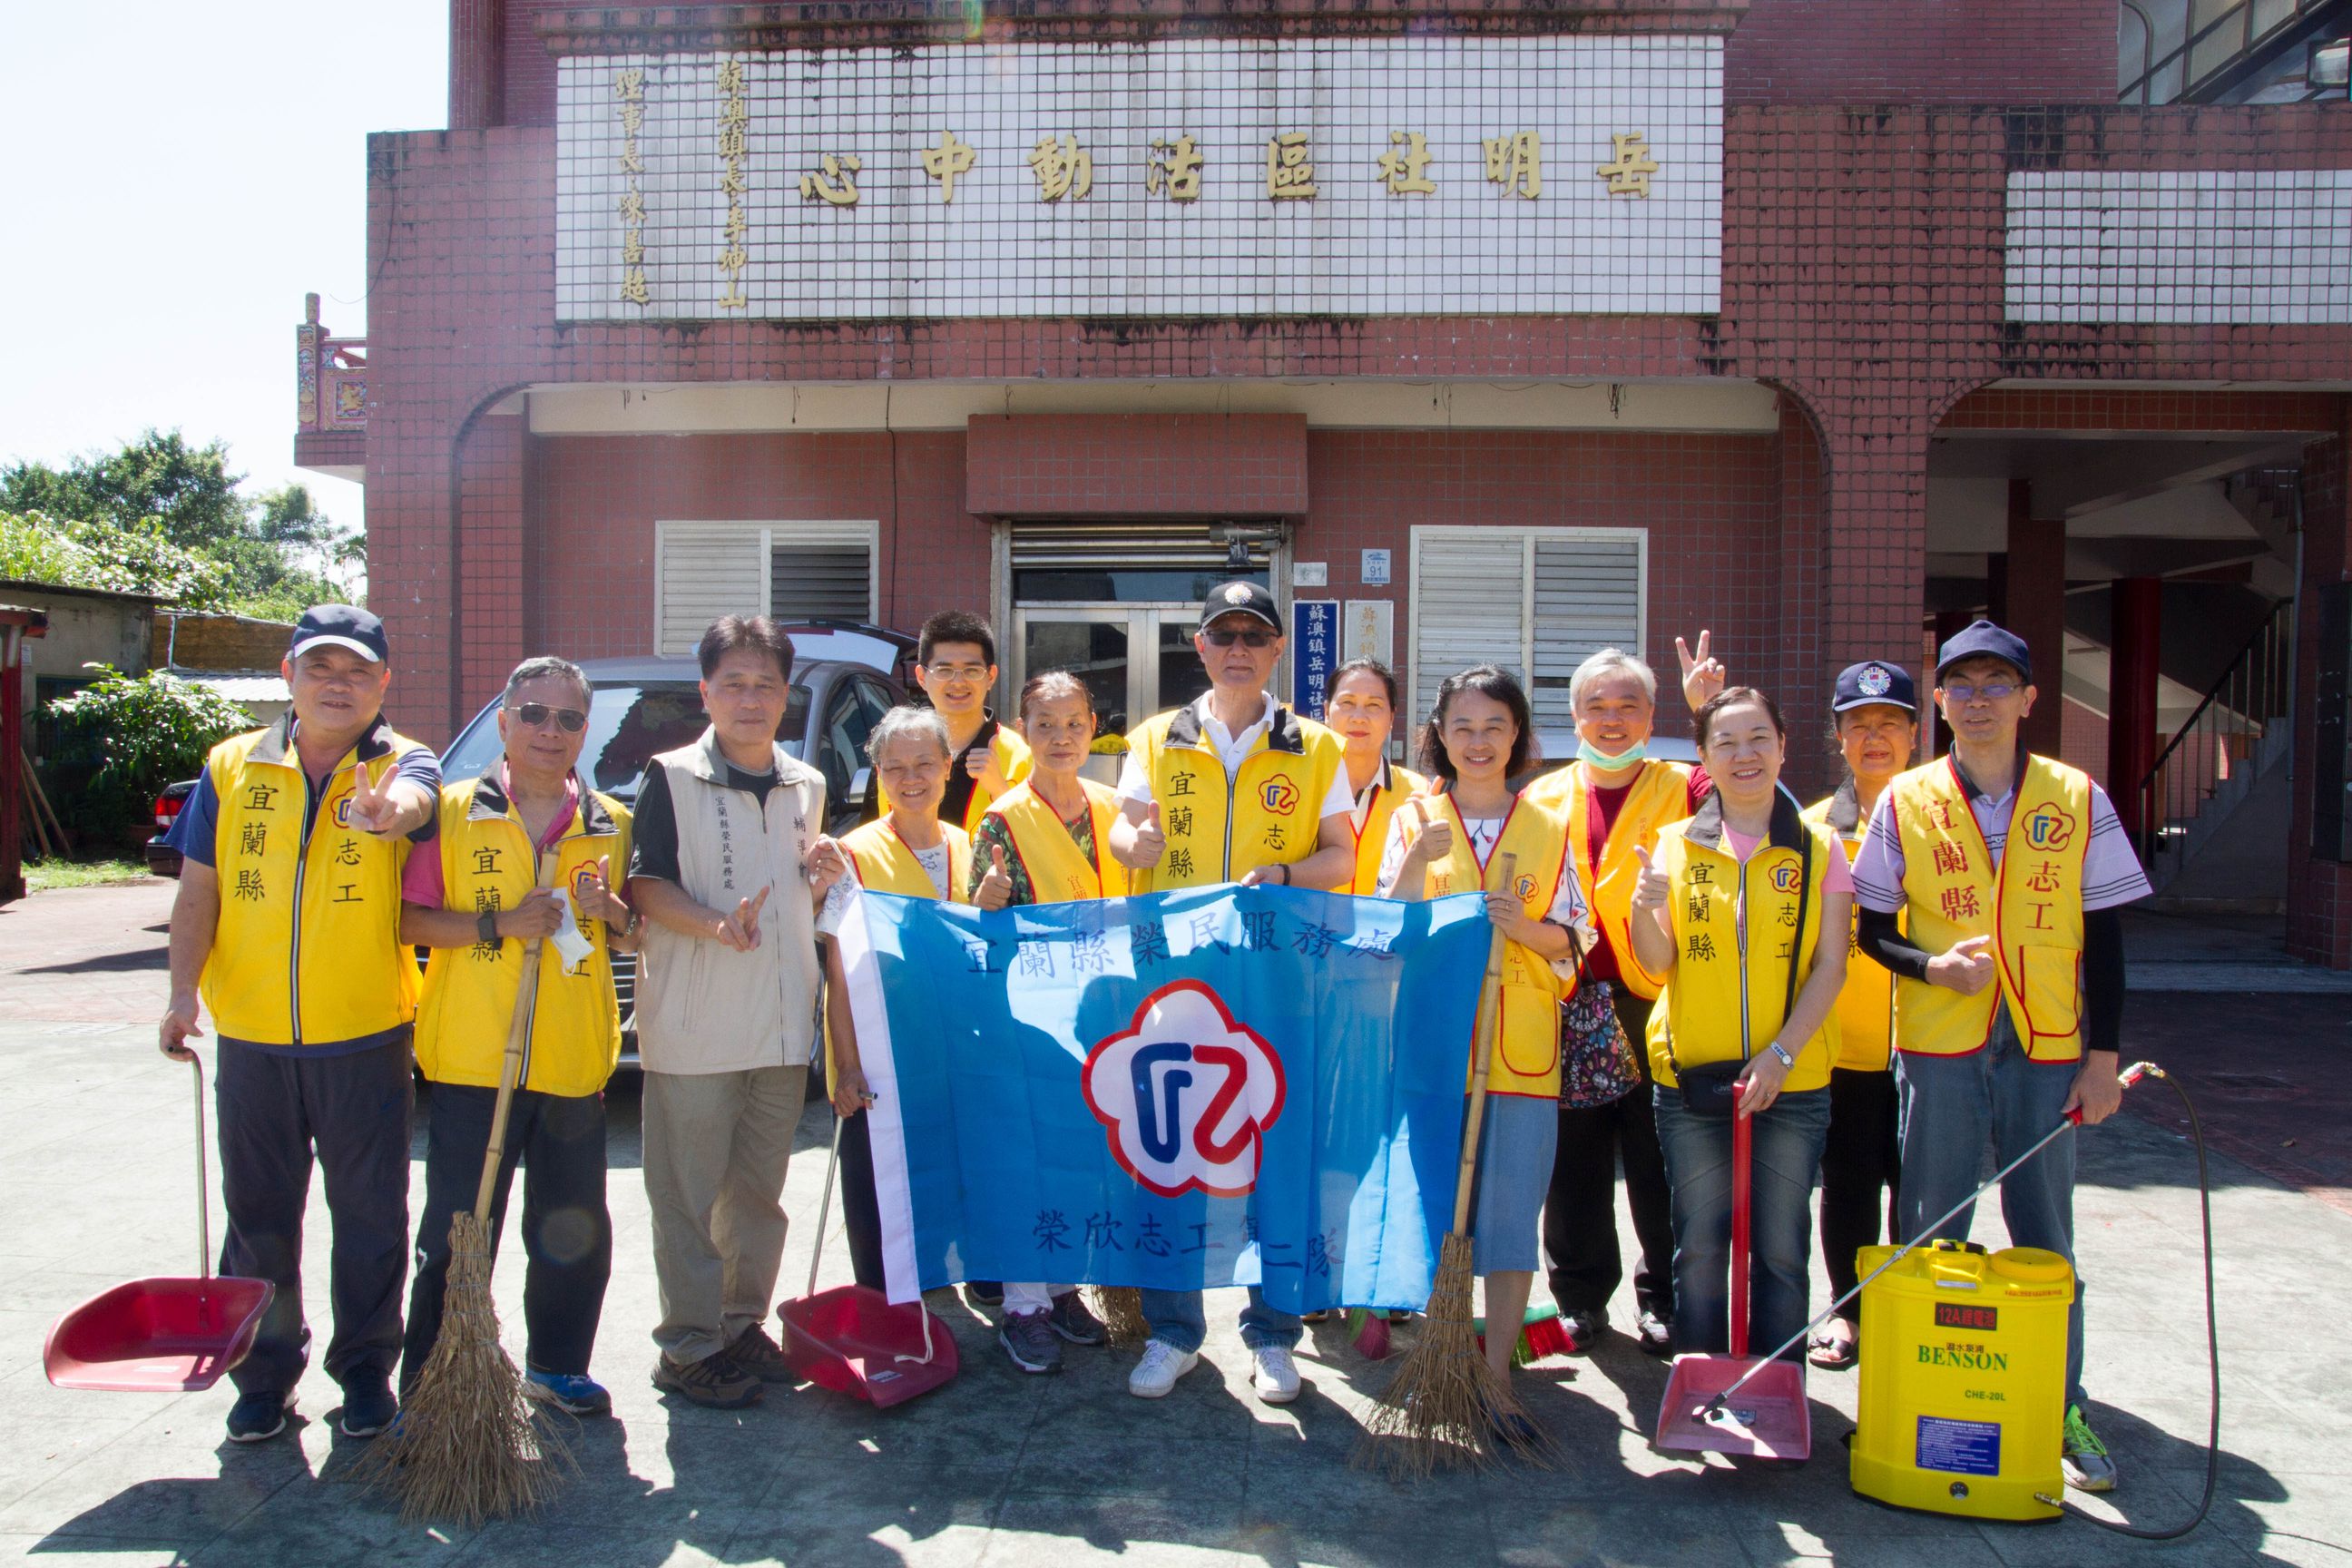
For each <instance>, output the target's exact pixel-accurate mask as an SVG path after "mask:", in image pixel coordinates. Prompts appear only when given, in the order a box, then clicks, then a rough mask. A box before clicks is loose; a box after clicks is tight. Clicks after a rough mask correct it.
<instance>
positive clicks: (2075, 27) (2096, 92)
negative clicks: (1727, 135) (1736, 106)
mask: <svg viewBox="0 0 2352 1568" xmlns="http://www.w3.org/2000/svg"><path fill="white" fill-rule="evenodd" d="M1723 72H1724V101H1725V102H1727V103H1906V104H1909V103H1964V104H1979V103H1988V104H2005V103H2099V102H2112V101H2113V100H2114V99H2115V96H2116V5H2115V3H2114V0H1755V4H1754V5H1750V6H1749V7H1748V16H1747V17H1746V18H1745V19H1744V20H1742V21H1741V22H1740V24H1739V26H1738V29H1737V30H1736V31H1735V32H1733V34H1732V35H1731V37H1730V40H1729V41H1728V42H1727V44H1726V45H1725V46H1724V60H1723Z"/></svg>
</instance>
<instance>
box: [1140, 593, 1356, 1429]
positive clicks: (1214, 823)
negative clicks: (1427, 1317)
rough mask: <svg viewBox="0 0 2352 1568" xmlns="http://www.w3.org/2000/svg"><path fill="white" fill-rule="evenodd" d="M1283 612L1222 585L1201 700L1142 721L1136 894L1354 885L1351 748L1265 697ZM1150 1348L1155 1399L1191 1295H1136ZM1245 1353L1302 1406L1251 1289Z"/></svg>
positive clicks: (1174, 1374)
mask: <svg viewBox="0 0 2352 1568" xmlns="http://www.w3.org/2000/svg"><path fill="white" fill-rule="evenodd" d="M1282 640H1283V639H1282V611H1281V609H1280V608H1279V607H1278V606H1277V605H1276V604H1275V602H1274V595H1271V594H1269V593H1267V592H1266V591H1265V589H1264V588H1262V587H1260V586H1259V585H1258V584H1255V583H1223V584H1218V585H1217V586H1216V587H1215V588H1213V589H1211V590H1210V591H1209V596H1208V597H1207V598H1206V599H1204V600H1203V601H1202V604H1201V626H1200V630H1198V631H1197V632H1195V633H1193V634H1192V647H1193V651H1195V652H1196V653H1198V654H1199V655H1200V656H1201V664H1202V668H1204V669H1206V670H1207V671H1208V675H1209V682H1210V685H1209V689H1208V691H1207V692H1206V693H1205V694H1204V695H1202V698H1201V699H1200V700H1198V701H1196V702H1194V703H1192V704H1191V705H1190V706H1188V707H1183V708H1179V709H1176V710H1172V711H1171V712H1167V713H1162V714H1160V715H1158V716H1157V717H1155V718H1151V719H1147V720H1145V721H1143V723H1142V724H1140V725H1139V726H1138V727H1137V728H1136V730H1135V731H1134V732H1133V733H1131V734H1129V736H1128V738H1127V742H1128V752H1127V763H1126V766H1125V767H1124V768H1123V769H1122V770H1121V772H1120V773H1119V782H1118V796H1119V805H1120V815H1119V816H1118V819H1117V820H1116V821H1114V822H1113V823H1112V824H1111V826H1110V852H1111V854H1112V856H1113V857H1114V858H1116V859H1118V862H1119V864H1121V865H1123V866H1125V867H1127V868H1129V870H1130V871H1132V872H1133V873H1134V876H1133V879H1132V886H1133V888H1134V890H1135V891H1137V892H1139V893H1150V892H1166V891H1168V890H1169V889H1173V888H1203V887H1213V886H1214V885H1216V884H1217V883H1219V882H1241V883H1244V884H1245V885H1255V884H1257V883H1261V882H1276V883H1281V884H1283V885H1285V886H1289V885H1293V884H1295V885H1297V886H1298V887H1302V888H1325V889H1335V888H1344V887H1346V886H1348V884H1349V881H1350V880H1351V879H1353V878H1354V876H1355V874H1356V836H1355V831H1354V828H1353V823H1354V818H1355V809H1356V802H1355V797H1354V795H1352V794H1350V793H1349V787H1348V765H1347V764H1348V755H1347V748H1346V747H1345V746H1344V745H1342V744H1341V742H1340V740H1339V736H1337V735H1335V734H1333V733H1332V732H1331V731H1328V730H1327V729H1325V728H1324V727H1323V726H1322V725H1320V724H1318V723H1317V722H1315V721H1313V720H1312V719H1307V718H1302V717H1301V716H1299V715H1298V714H1297V713H1294V712H1292V711H1291V710H1289V709H1287V708H1286V707H1284V706H1283V705H1282V704H1281V703H1279V702H1276V700H1274V697H1273V694H1272V693H1270V692H1268V691H1267V690H1266V689H1265V683H1266V679H1267V678H1268V677H1270V676H1271V675H1273V673H1274V668H1275V666H1276V664H1278V663H1279V662H1281V659H1282ZM1143 1315H1144V1316H1145V1317H1146V1318H1148V1319H1150V1321H1151V1340H1150V1343H1148V1344H1146V1345H1145V1346H1144V1347H1143V1360H1142V1361H1141V1362H1140V1363H1138V1364H1137V1366H1136V1369H1135V1371H1134V1373H1132V1374H1131V1375H1130V1376H1129V1378H1128V1384H1127V1387H1128V1392H1129V1393H1130V1394H1135V1395H1137V1396H1138V1397H1139V1398H1144V1399H1158V1398H1160V1397H1161V1396H1163V1395H1165V1394H1167V1393H1168V1392H1169V1390H1170V1389H1171V1388H1173V1387H1174V1386H1175V1385H1176V1380H1177V1379H1178V1378H1180V1377H1181V1376H1183V1375H1184V1374H1185V1373H1188V1372H1190V1371H1192V1367H1193V1366H1194V1364H1195V1363H1198V1362H1199V1360H1200V1359H1201V1358H1200V1351H1201V1342H1202V1338H1203V1337H1204V1335H1205V1333H1206V1331H1207V1330H1206V1324H1207V1320H1206V1318H1205V1317H1204V1315H1203V1313H1202V1305H1201V1293H1200V1292H1199V1291H1197V1290H1146V1291H1145V1292H1144V1293H1143ZM1241 1329H1242V1342H1243V1343H1244V1344H1246V1345H1247V1346H1248V1347H1249V1349H1250V1354H1251V1357H1252V1360H1253V1361H1254V1363H1255V1366H1254V1369H1253V1373H1252V1377H1251V1382H1252V1384H1253V1385H1254V1386H1255V1388H1256V1390H1257V1396H1258V1397H1259V1398H1260V1399H1261V1400H1264V1401H1265V1403H1267V1404H1269V1405H1286V1404H1288V1403H1289V1402H1290V1401H1291V1400H1294V1399H1296V1398H1297V1397H1298V1369H1297V1365H1296V1364H1295V1363H1293V1362H1292V1360H1291V1357H1290V1352H1291V1347H1293V1346H1294V1345H1296V1344H1297V1343H1298V1340H1299V1336H1300V1334H1301V1333H1302V1332H1303V1330H1302V1328H1301V1327H1300V1324H1299V1320H1298V1319H1297V1317H1296V1316H1294V1315H1293V1314H1291V1313H1288V1312H1285V1311H1282V1310H1279V1309H1277V1308H1274V1307H1269V1306H1267V1305H1266V1304H1265V1300H1264V1299H1263V1298H1262V1297H1261V1296H1260V1295H1259V1293H1258V1289H1257V1287H1256V1286H1255V1285H1253V1286H1251V1287H1250V1292H1249V1308H1248V1310H1246V1311H1244V1313H1243V1314H1242V1322H1241Z"/></svg>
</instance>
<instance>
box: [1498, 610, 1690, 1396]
mask: <svg viewBox="0 0 2352 1568" xmlns="http://www.w3.org/2000/svg"><path fill="white" fill-rule="evenodd" d="M1708 640H1709V639H1708V637H1707V635H1706V633H1704V632H1702V633H1700V634H1699V647H1698V652H1697V654H1696V655H1695V656H1693V655H1685V658H1684V666H1685V668H1684V685H1683V700H1685V702H1687V703H1689V704H1690V705H1691V707H1692V709H1693V710H1694V711H1696V709H1697V707H1698V704H1699V703H1700V702H1702V701H1704V700H1706V694H1707V693H1708V692H1709V691H1710V690H1711V689H1714V688H1717V687H1720V686H1721V684H1722V671H1721V666H1720V665H1718V664H1717V663H1716V661H1715V660H1714V659H1713V658H1710V657H1709V656H1708V653H1707V647H1708ZM1675 646H1676V647H1677V648H1679V647H1681V639H1680V638H1676V639H1675ZM1657 697H1658V678H1657V676H1656V675H1655V674H1654V673H1653V672H1652V670H1651V668H1650V667H1649V666H1648V665H1646V664H1644V663H1643V662H1642V661H1641V660H1640V659H1638V658H1634V657H1633V655H1632V654H1629V653H1626V652H1623V651H1622V650H1621V649H1618V648H1613V647H1605V648H1602V649H1601V651H1599V652H1598V653H1595V654H1594V655H1592V657H1591V658H1588V659H1586V660H1585V661H1584V662H1583V663H1582V664H1580V665H1578V666H1577V667H1576V671H1575V673H1574V674H1573V675H1571V676H1570V678H1569V683H1568V703H1569V709H1570V712H1572V713H1573V714H1574V715H1575V718H1576V738H1577V752H1576V761H1574V762H1573V763H1570V764H1569V765H1568V766H1567V767H1565V768H1561V769H1559V771H1558V772H1556V773H1546V774H1545V775H1544V776H1543V777H1541V778H1539V779H1537V780H1536V781H1535V782H1534V783H1532V784H1528V799H1530V800H1532V801H1535V802H1536V803H1538V805H1545V806H1548V807H1549V808H1551V809H1553V810H1555V811H1558V812H1559V813H1560V814H1561V815H1562V816H1566V817H1567V818H1568V839H1569V848H1570V853H1571V854H1573V855H1574V856H1575V857H1576V870H1577V876H1578V878H1579V879H1580V882H1581V884H1582V886H1583V888H1584V889H1585V891H1586V893H1587V895H1588V896H1589V897H1591V900H1592V918H1593V924H1594V926H1595V927H1596V928H1597V930H1598V932H1599V938H1600V942H1599V945H1598V946H1597V947H1595V948H1594V949H1593V951H1592V952H1591V954H1589V955H1588V956H1587V958H1586V960H1585V964H1584V975H1585V981H1586V983H1587V984H1591V983H1593V982H1595V981H1598V982H1600V983H1601V984H1606V985H1608V986H1609V988H1610V993H1611V994H1610V1002H1611V1005H1612V1006H1613V1007H1614V1008H1615V1010H1616V1014H1617V1021H1618V1022H1619V1024H1620V1025H1622V1026H1623V1028H1624V1030H1625V1035H1626V1037H1627V1038H1628V1039H1631V1040H1635V1041H1639V1040H1640V1039H1641V1038H1642V1037H1643V1035H1644V1034H1645V1033H1646V1032H1647V1030H1648V1028H1649V1026H1650V1009H1651V1005H1652V1004H1653V1002H1654V999H1655V998H1656V996H1657V994H1658V986H1659V984H1661V982H1662V980H1663V979H1664V977H1663V976H1661V975H1657V974H1653V973H1648V972H1646V971H1644V970H1643V968H1642V966H1641V963H1640V962H1639V960H1638V959H1637V958H1636V956H1635V955H1634V953H1633V942H1632V939H1631V937H1630V936H1629V935H1628V934H1627V932H1628V929H1629V927H1630V924H1631V921H1632V919H1633V884H1634V882H1635V881H1636V880H1637V879H1639V878H1640V876H1641V862H1640V860H1639V859H1638V858H1637V856H1638V854H1639V853H1640V852H1641V851H1643V850H1647V849H1650V848H1652V847H1654V846H1655V845H1656V844H1657V841H1658V834H1659V833H1660V832H1661V831H1662V830H1663V829H1664V827H1665V826H1666V825H1667V824H1668V823H1672V822H1680V821H1681V820H1682V819H1683V818H1684V817H1685V816H1689V815H1690V814H1691V813H1692V812H1693V811H1695V810H1696V809H1697V807H1698V804H1699V802H1700V801H1701V800H1703V799H1705V798H1706V789H1707V786H1706V781H1705V780H1704V778H1703V777H1695V776H1694V775H1693V773H1691V770H1690V769H1689V768H1687V767H1685V766H1684V765H1683V764H1682V763H1672V762H1667V761H1664V759H1662V758H1657V757H1652V756H1651V755H1649V749H1650V737H1651V733H1652V731H1653V730H1654V728H1655V726H1656V723H1657V717H1658V714H1657ZM1621 1158H1622V1160H1623V1162H1624V1167H1625V1207H1626V1208H1627V1210H1628V1211H1629V1212H1630V1213H1631V1214H1632V1215H1633V1235H1634V1237H1635V1238H1636V1239H1637V1240H1638V1241H1639V1242H1640V1243H1641V1247H1642V1257H1641V1260H1640V1262H1639V1263H1638V1265H1637V1266H1636V1267H1635V1268H1634V1270H1633V1306H1634V1312H1635V1321H1634V1325H1633V1334H1634V1342H1636V1343H1637V1344H1639V1345H1640V1346H1641V1347H1642V1349H1643V1350H1644V1351H1647V1352H1650V1353H1651V1354H1653V1355H1664V1354H1666V1353H1667V1352H1668V1351H1669V1350H1671V1349H1672V1348H1673V1331H1672V1329H1671V1327H1670V1324H1671V1321H1672V1319H1673V1317H1674V1311H1675V1290H1674V1274H1673V1268H1672V1258H1673V1254H1674V1226H1673V1219H1672V1215H1671V1212H1670V1205H1669V1204H1668V1201H1667V1194H1666V1167H1665V1162H1664V1159H1663V1158H1662V1157H1661V1156H1660V1154H1659V1152H1658V1129H1657V1123H1656V1121H1655V1120H1654V1117H1653V1116H1652V1114H1651V1110H1650V1085H1649V1084H1648V1083H1646V1082H1644V1083H1643V1084H1642V1085H1641V1086H1640V1087H1639V1088H1637V1089H1634V1090H1633V1092H1632V1093H1630V1094H1626V1095H1623V1096H1622V1097H1620V1098H1619V1099H1617V1100H1612V1102H1610V1103H1609V1104H1606V1105H1592V1106H1568V1105H1563V1106H1561V1107H1560V1109H1559V1152H1558V1153H1557V1154H1555V1155H1554V1157H1553V1163H1552V1172H1551V1184H1550V1191H1549V1193H1548V1194H1547V1195H1546V1197H1545V1201H1544V1221H1543V1230H1544V1253H1545V1256H1546V1258H1547V1260H1548V1261H1549V1265H1550V1275H1551V1279H1550V1283H1551V1295H1552V1300H1554V1301H1556V1302H1558V1303H1559V1310H1560V1321H1561V1323H1562V1325H1563V1326H1564V1327H1565V1328H1566V1330H1567V1331H1568V1337H1569V1348H1570V1351H1572V1352H1577V1353H1582V1352H1585V1351H1588V1350H1590V1349H1591V1347H1592V1345H1593V1343H1594V1342H1596V1341H1597V1340H1598V1339H1599V1338H1600V1337H1601V1330H1602V1329H1603V1328H1604V1327H1606V1326H1607V1324H1608V1321H1609V1299H1610V1298H1611V1297H1612V1296H1613V1295H1615V1294H1616V1292H1617V1285H1618V1281H1619V1280H1620V1279H1622V1277H1623V1272H1624V1267H1623V1263H1622V1260H1621V1258H1620V1256H1619V1253H1618V1248H1617V1216H1616V1215H1615V1213H1614V1212H1613V1211H1614V1209H1615V1207H1616V1188H1617V1167H1618V1162H1619V1160H1620V1159H1621Z"/></svg>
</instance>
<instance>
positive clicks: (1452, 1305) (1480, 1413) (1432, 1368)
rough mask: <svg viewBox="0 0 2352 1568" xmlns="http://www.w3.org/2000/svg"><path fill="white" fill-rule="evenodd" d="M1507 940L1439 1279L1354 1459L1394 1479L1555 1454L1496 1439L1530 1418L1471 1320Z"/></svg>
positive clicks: (1499, 951)
mask: <svg viewBox="0 0 2352 1568" xmlns="http://www.w3.org/2000/svg"><path fill="white" fill-rule="evenodd" d="M1502 862H1503V886H1504V887H1505V888H1512V887H1515V886H1517V882H1518V859H1517V857H1516V856H1512V855H1506V856H1504V857H1503V858H1502ZM1503 946H1504V937H1503V933H1502V932H1501V931H1499V930H1498V931H1496V932H1495V935H1494V940H1493V941H1492V942H1490V943H1489V944H1488V946H1487V949H1486V983H1485V984H1483V985H1481V986H1480V987H1479V992H1478V1015H1477V1027H1476V1029H1475V1032H1474V1033H1473V1034H1472V1035H1471V1037H1470V1038H1471V1042H1472V1043H1471V1049H1472V1050H1473V1052H1474V1053H1475V1055H1476V1057H1477V1065H1476V1067H1475V1068H1474V1069H1473V1073H1472V1077H1471V1080H1470V1112H1469V1116H1468V1118H1467V1120H1466V1121H1465V1123H1464V1126H1463V1129H1462V1163H1461V1165H1460V1166H1459V1168H1458V1169H1457V1170H1456V1172H1455V1173H1454V1228H1453V1229H1452V1230H1450V1231H1448V1232H1447V1233H1446V1237H1445V1241H1444V1246H1443V1247H1441V1248H1440V1249H1439V1251H1438V1263H1437V1279H1436V1282H1435V1284H1434V1285H1433V1288H1432V1289H1431V1290H1430V1293H1429V1305H1428V1307H1427V1309H1426V1310H1425V1311H1424V1321H1423V1323H1422V1325H1421V1332H1420V1335H1419V1337H1418V1339H1417V1340H1416V1342H1414V1344H1413V1347H1412V1350H1410V1351H1408V1352H1405V1356H1404V1359H1403V1360H1402V1362H1400V1363H1398V1365H1397V1370H1396V1375H1395V1376H1394V1377H1393V1378H1391V1379H1390V1381H1389V1385H1388V1387H1387V1389H1386V1390H1385V1391H1383V1392H1382V1393H1381V1397H1380V1402H1379V1403H1378V1404H1376V1405H1373V1406H1372V1410H1371V1414H1370V1417H1369V1418H1368V1419H1367V1420H1366V1421H1365V1423H1364V1436H1363V1439H1362V1440H1361V1441H1360V1442H1359V1443H1358V1444H1357V1445H1356V1449H1355V1452H1354V1453H1352V1454H1351V1455H1349V1459H1348V1462H1349V1464H1350V1465H1351V1466H1355V1467H1357V1468H1379V1469H1380V1470H1381V1471H1383V1472H1384V1473H1386V1474H1387V1475H1388V1476H1389V1477H1390V1478H1391V1479H1394V1480H1407V1479H1411V1480H1426V1479H1429V1477H1431V1476H1432V1475H1433V1474H1435V1473H1436V1472H1437V1471H1439V1470H1441V1469H1460V1468H1465V1467H1475V1468H1486V1467H1487V1466H1489V1465H1491V1464H1493V1463H1494V1462H1495V1461H1496V1460H1497V1459H1499V1458H1505V1457H1511V1458H1519V1459H1523V1460H1526V1461H1528V1462H1530V1463H1533V1464H1538V1465H1542V1466H1546V1467H1549V1464H1550V1463H1551V1461H1552V1458H1553V1457H1554V1455H1555V1454H1556V1452H1557V1449H1556V1448H1555V1447H1554V1446H1553V1445H1552V1443H1551V1441H1550V1439H1549V1436H1548V1435H1544V1434H1543V1429H1542V1428H1541V1427H1540V1426H1537V1427H1535V1428H1534V1429H1535V1431H1536V1432H1537V1433H1538V1441H1537V1442H1536V1443H1535V1444H1533V1445H1530V1446H1528V1447H1521V1448H1516V1449H1513V1448H1507V1447H1506V1446H1505V1445H1504V1444H1503V1443H1502V1440H1501V1439H1500V1438H1499V1437H1497V1436H1496V1434H1495V1431H1494V1423H1495V1422H1496V1420H1507V1419H1509V1418H1510V1417H1513V1416H1518V1417H1521V1418H1525V1417H1526V1416H1527V1412H1526V1410H1525V1409H1524V1408H1523V1407H1522V1406H1521V1405H1520V1404H1519V1402H1518V1400H1517V1397H1516V1396H1515V1395H1514V1394H1512V1393H1511V1386H1510V1383H1509V1380H1507V1379H1506V1378H1501V1377H1497V1376H1496V1375H1495V1370H1494V1368H1492V1367H1490V1366H1488V1365H1487V1364H1486V1354H1485V1352H1482V1351H1481V1350H1480V1349H1479V1348H1478V1332H1477V1329H1476V1327H1475V1324H1474V1323H1473V1322H1472V1321H1471V1320H1472V1312H1471V1300H1470V1295H1471V1285H1472V1280H1473V1278H1474V1276H1473V1274H1472V1272H1471V1249H1470V1199H1471V1194H1472V1192H1473V1191H1474V1188H1475V1181H1476V1178H1477V1173H1478V1131H1479V1129H1480V1127H1482V1126H1483V1125H1484V1124H1485V1122H1486V1077H1487V1072H1488V1069H1489V1068H1491V1067H1492V1065H1493V1062H1494V1050H1493V1047H1490V1046H1488V1045H1487V1043H1486V1038H1487V1026H1488V1023H1489V1016H1488V1011H1487V998H1488V997H1497V998H1499V996H1500V995H1501V988H1502V979H1503ZM1495 1021H1496V1022H1497V1023H1499V1020H1495ZM1530 1424H1531V1425H1532V1423H1530Z"/></svg>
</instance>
